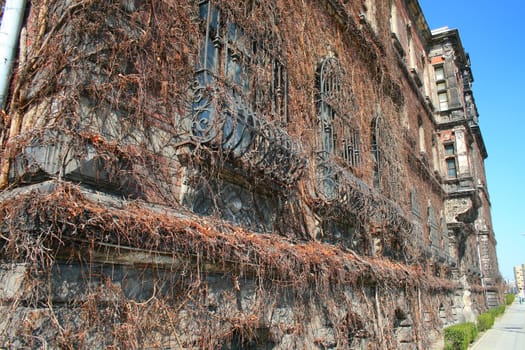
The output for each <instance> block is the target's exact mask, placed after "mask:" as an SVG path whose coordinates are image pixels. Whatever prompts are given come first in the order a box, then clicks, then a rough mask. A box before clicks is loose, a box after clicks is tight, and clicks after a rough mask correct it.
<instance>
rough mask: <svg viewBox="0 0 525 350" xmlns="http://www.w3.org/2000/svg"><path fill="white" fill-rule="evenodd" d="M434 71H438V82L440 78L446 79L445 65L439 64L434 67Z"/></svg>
mask: <svg viewBox="0 0 525 350" xmlns="http://www.w3.org/2000/svg"><path fill="white" fill-rule="evenodd" d="M434 71H435V73H436V82H437V81H440V80H445V70H444V68H443V66H437V67H435V68H434Z"/></svg>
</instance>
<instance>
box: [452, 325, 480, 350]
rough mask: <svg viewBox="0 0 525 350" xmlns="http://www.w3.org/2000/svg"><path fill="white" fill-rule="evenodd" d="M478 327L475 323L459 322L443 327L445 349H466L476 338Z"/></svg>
mask: <svg viewBox="0 0 525 350" xmlns="http://www.w3.org/2000/svg"><path fill="white" fill-rule="evenodd" d="M477 335H478V328H477V327H476V324H475V323H471V322H469V323H460V324H456V325H453V326H450V327H447V328H445V349H446V350H467V349H468V346H469V344H470V343H472V342H473V341H474V339H476V336H477Z"/></svg>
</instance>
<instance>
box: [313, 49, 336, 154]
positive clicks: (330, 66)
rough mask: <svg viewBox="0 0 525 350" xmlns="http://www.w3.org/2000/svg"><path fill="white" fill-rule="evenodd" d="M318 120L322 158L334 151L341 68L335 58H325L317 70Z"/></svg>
mask: <svg viewBox="0 0 525 350" xmlns="http://www.w3.org/2000/svg"><path fill="white" fill-rule="evenodd" d="M318 84H319V118H320V123H321V151H322V153H323V158H325V157H327V156H328V155H329V154H334V153H335V150H336V140H337V135H336V130H335V124H336V123H339V122H340V121H339V120H338V118H340V116H339V115H338V114H339V113H338V108H337V105H338V104H339V102H340V99H341V66H340V64H339V60H337V58H335V57H328V58H326V59H325V60H324V61H323V63H321V67H320V70H319V83H318Z"/></svg>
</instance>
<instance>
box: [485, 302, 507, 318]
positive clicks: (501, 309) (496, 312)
mask: <svg viewBox="0 0 525 350" xmlns="http://www.w3.org/2000/svg"><path fill="white" fill-rule="evenodd" d="M488 312H489V313H491V314H492V315H493V316H494V318H496V317H498V316H501V315H503V314H504V313H505V305H500V306H497V307H494V308H492V309H490V310H489V311H488Z"/></svg>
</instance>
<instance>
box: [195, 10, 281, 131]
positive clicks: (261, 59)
mask: <svg viewBox="0 0 525 350" xmlns="http://www.w3.org/2000/svg"><path fill="white" fill-rule="evenodd" d="M247 6H250V5H249V4H248V5H247ZM199 17H200V20H201V25H200V28H201V32H202V35H203V40H202V42H201V48H200V55H199V62H198V66H197V70H196V72H197V81H198V83H199V84H201V85H204V86H205V85H211V84H215V83H216V82H217V81H218V80H221V81H222V82H223V83H224V84H225V86H226V88H227V90H228V94H229V95H230V97H233V98H234V99H236V100H237V102H238V103H241V104H244V105H245V106H246V107H248V108H250V109H251V110H252V111H253V112H254V113H258V114H260V115H264V116H268V117H272V118H273V119H274V121H276V122H278V123H279V124H285V123H286V122H287V121H288V77H287V72H286V68H285V65H284V64H283V62H282V60H280V59H279V58H278V57H277V55H278V50H275V48H274V49H273V50H272V51H271V52H270V50H268V48H267V47H265V44H264V43H265V42H276V41H277V40H273V39H272V36H273V34H272V33H268V34H266V36H267V37H257V38H253V37H251V36H249V35H247V34H246V33H245V32H244V30H243V28H241V27H240V26H239V25H237V24H236V23H235V21H233V20H232V19H230V18H227V17H226V16H225V15H224V14H223V13H221V11H220V9H219V8H218V7H216V6H214V4H213V1H202V2H201V3H200V4H199Z"/></svg>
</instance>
